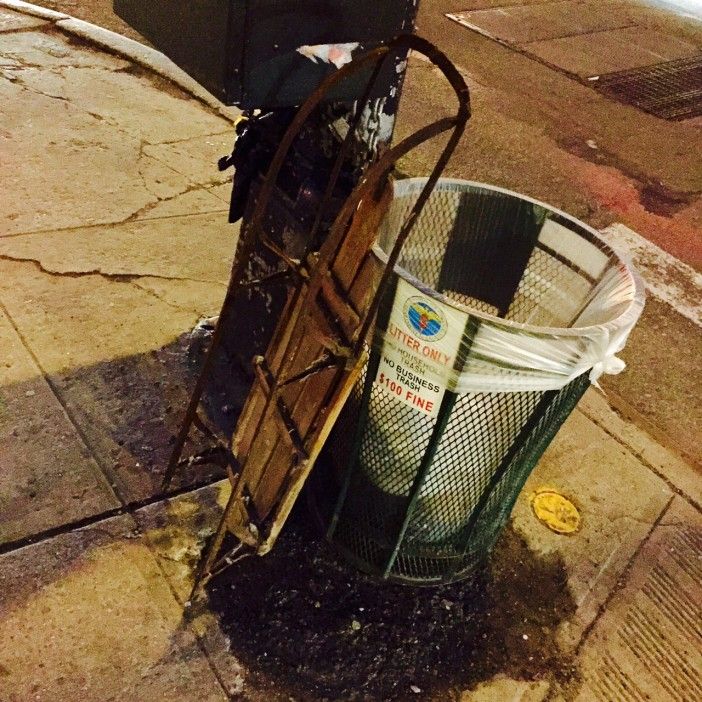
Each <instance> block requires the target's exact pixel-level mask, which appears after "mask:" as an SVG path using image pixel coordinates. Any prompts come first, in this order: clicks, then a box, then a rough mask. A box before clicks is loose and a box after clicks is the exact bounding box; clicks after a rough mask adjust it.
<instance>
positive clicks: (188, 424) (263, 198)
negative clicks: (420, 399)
mask: <svg viewBox="0 0 702 702" xmlns="http://www.w3.org/2000/svg"><path fill="white" fill-rule="evenodd" d="M394 50H397V49H396V48H395V49H394V48H392V45H391V44H389V45H387V46H382V47H379V48H377V49H375V50H374V51H370V52H368V53H366V54H364V55H363V56H359V57H358V58H357V59H355V60H354V61H353V62H352V63H350V64H347V65H346V66H344V67H342V68H341V69H339V70H338V71H336V72H335V73H334V74H332V75H331V76H329V77H328V78H327V79H326V80H325V81H323V82H322V83H321V84H320V85H319V87H318V88H317V90H315V92H314V93H313V94H312V95H311V96H310V98H309V99H308V101H307V102H306V103H305V104H304V105H303V106H302V107H301V108H300V110H299V111H298V112H297V114H296V115H295V118H294V119H293V122H292V123H291V125H290V127H289V128H288V130H287V131H286V133H285V135H284V137H283V140H282V141H281V143H280V145H279V147H278V150H277V151H276V154H275V156H274V158H273V161H272V162H271V165H270V166H269V169H268V173H267V174H266V178H265V180H264V183H263V186H262V188H261V191H260V192H259V194H258V199H257V204H256V207H255V209H254V212H253V214H252V217H251V220H250V221H249V223H248V224H247V225H246V226H245V228H243V229H242V231H241V233H240V243H239V246H238V247H237V254H236V257H235V260H234V264H233V266H232V272H231V275H230V278H229V284H228V286H227V292H226V294H225V297H224V302H223V303H222V308H221V311H220V315H219V318H218V320H217V324H216V325H215V329H214V332H213V334H212V338H211V340H210V346H209V349H208V352H207V354H206V356H205V360H204V363H203V367H202V370H201V371H200V374H199V376H198V379H197V382H196V384H195V387H194V389H193V391H192V394H191V396H190V400H189V402H188V406H187V408H186V411H185V415H184V417H183V422H182V424H181V426H180V429H179V431H178V434H177V435H176V440H175V442H174V445H173V449H172V451H171V455H170V458H169V461H168V464H167V466H166V471H165V474H164V477H163V482H162V485H161V488H162V490H164V491H165V490H168V488H169V487H170V484H171V482H172V481H173V478H174V477H175V475H176V472H177V471H178V468H179V467H180V466H182V465H183V464H187V462H188V459H185V460H183V459H182V455H183V449H184V447H185V443H186V441H187V439H188V436H189V434H190V431H191V429H192V427H193V425H194V424H195V425H196V427H198V424H197V423H196V421H195V420H196V418H198V408H199V406H200V401H201V399H202V394H203V392H204V389H205V385H206V383H207V380H208V378H209V377H210V374H211V373H212V369H213V366H214V360H215V358H216V353H217V351H218V349H219V347H220V345H221V342H222V334H223V330H224V329H225V328H226V321H227V317H228V314H229V312H230V310H231V309H232V307H233V304H232V303H233V302H234V299H235V297H236V296H237V294H238V293H239V291H240V289H241V288H242V287H249V288H250V287H259V286H261V285H266V284H269V283H270V282H273V281H274V280H278V281H279V280H281V279H284V278H287V279H288V280H290V281H297V280H299V279H300V278H305V277H306V276H307V271H306V269H305V267H304V266H303V265H302V263H301V262H300V261H296V260H293V259H291V258H290V257H289V256H288V255H287V254H286V252H285V251H283V250H282V249H281V248H280V247H279V246H277V245H276V244H275V242H273V241H271V240H270V238H269V237H268V236H267V235H266V233H265V231H264V229H263V226H262V220H263V216H264V214H265V212H266V209H267V206H268V203H269V201H270V198H271V195H272V193H273V188H274V185H275V183H276V182H277V179H278V175H279V173H280V170H281V168H282V166H283V164H284V162H285V158H286V156H287V154H288V151H289V149H290V147H291V146H292V144H293V142H294V140H295V138H296V137H297V135H298V134H299V132H300V131H301V129H302V127H303V125H304V124H305V122H306V121H307V119H308V118H309V117H310V115H311V114H312V112H313V111H314V110H315V109H316V108H317V107H318V105H319V104H320V103H321V102H322V100H323V99H324V97H325V95H326V94H327V92H328V91H329V89H330V88H332V87H333V86H334V85H336V84H337V83H339V82H341V81H343V80H345V79H346V78H347V77H348V76H349V75H351V74H353V73H356V72H358V71H360V70H362V69H363V68H365V67H366V66H368V65H371V64H373V63H375V66H374V68H373V71H372V73H371V76H370V80H369V82H368V86H367V88H366V91H365V94H364V95H363V96H362V98H361V100H360V101H359V103H358V106H357V109H356V112H355V114H354V118H353V120H352V122H351V124H350V128H349V131H348V133H347V135H346V137H345V138H344V141H343V143H342V146H341V148H340V149H339V153H338V155H337V158H336V160H335V162H334V165H333V167H332V172H331V176H330V179H329V183H328V185H327V188H326V190H325V193H324V196H323V198H322V202H321V205H320V208H319V212H318V214H317V217H316V218H315V222H314V224H313V227H312V230H311V233H310V237H309V241H314V238H315V236H316V234H317V232H318V230H319V227H320V225H321V220H322V217H323V215H324V212H325V210H326V208H327V207H328V206H329V203H330V201H331V198H332V194H333V192H334V188H335V186H336V184H337V182H338V179H339V175H340V173H341V169H342V166H343V163H344V159H345V158H346V157H347V156H348V153H349V149H350V147H351V143H352V141H353V136H354V132H355V131H356V129H357V128H358V125H359V124H360V120H361V117H362V115H363V111H364V109H365V107H366V105H367V104H368V101H369V97H370V93H371V90H372V89H373V85H374V83H375V80H376V78H377V76H378V73H379V71H380V69H381V67H382V64H383V61H384V60H385V59H386V58H387V56H389V55H390V53H391V52H392V51H394ZM257 243H260V244H261V245H263V246H265V247H266V248H268V249H269V250H270V251H272V252H273V253H274V254H276V255H277V256H278V258H279V259H280V260H281V261H283V262H284V263H285V264H286V266H287V268H286V269H285V270H284V271H279V272H277V273H275V274H274V275H273V276H269V277H267V278H266V279H264V280H260V281H253V280H250V281H246V280H245V279H244V278H245V271H246V266H247V264H248V262H249V260H250V258H251V255H252V253H253V252H254V250H255V248H256V244H257ZM201 421H202V420H201ZM198 428H199V427H198Z"/></svg>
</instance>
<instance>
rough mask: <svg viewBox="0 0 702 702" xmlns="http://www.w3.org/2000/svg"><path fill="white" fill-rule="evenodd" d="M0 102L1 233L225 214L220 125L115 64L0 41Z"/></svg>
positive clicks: (227, 145)
mask: <svg viewBox="0 0 702 702" xmlns="http://www.w3.org/2000/svg"><path fill="white" fill-rule="evenodd" d="M159 80H160V81H161V83H163V84H159ZM0 102H1V103H2V107H0V116H1V117H2V122H1V126H0V164H1V165H2V168H3V172H5V173H6V174H8V177H7V180H6V183H7V184H6V187H5V192H4V199H3V206H2V209H3V214H4V215H5V218H4V222H3V225H2V227H1V228H0V236H6V235H8V234H17V233H23V232H28V231H38V230H42V231H44V230H54V229H63V228H66V227H76V226H84V225H90V224H98V223H112V222H120V221H124V220H127V219H130V218H140V217H142V216H143V217H146V218H150V219H153V218H154V217H159V216H173V215H178V214H185V213H190V212H193V211H194V212H198V211H200V212H203V211H204V212H215V211H223V210H224V209H225V208H226V205H225V204H224V203H223V200H222V198H221V197H219V196H218V195H216V194H214V193H211V192H209V191H210V190H211V189H214V188H218V187H220V186H221V185H222V184H224V183H226V182H227V181H228V179H229V175H228V174H221V173H219V172H218V171H217V167H216V160H217V157H218V156H221V155H222V154H223V153H227V152H229V151H230V150H231V141H232V137H231V124H230V122H228V121H227V120H226V119H224V118H223V117H221V116H220V115H219V114H217V113H215V112H214V111H213V110H210V109H209V108H206V107H204V106H203V105H202V104H201V103H199V102H198V101H196V100H194V99H192V98H190V97H189V96H187V95H186V94H185V93H184V92H182V91H181V90H180V89H178V88H176V87H175V86H173V85H171V84H169V83H167V82H166V81H163V80H161V79H159V78H158V77H157V76H153V75H151V74H149V73H148V72H147V71H145V70H143V69H141V68H136V69H135V68H133V66H132V64H130V63H129V62H127V61H125V60H123V59H121V58H118V57H115V56H112V55H110V54H107V53H105V52H98V51H93V50H91V49H89V48H86V47H76V46H75V45H74V44H73V43H71V42H70V41H69V40H68V39H67V38H66V37H65V36H64V35H62V34H60V33H57V32H55V31H53V30H52V31H51V32H37V31H28V32H14V33H10V34H7V35H4V36H3V48H2V59H1V60H0ZM180 142H183V143H182V144H181V143H180ZM150 149H152V150H151V151H150ZM66 174H70V177H67V175H66Z"/></svg>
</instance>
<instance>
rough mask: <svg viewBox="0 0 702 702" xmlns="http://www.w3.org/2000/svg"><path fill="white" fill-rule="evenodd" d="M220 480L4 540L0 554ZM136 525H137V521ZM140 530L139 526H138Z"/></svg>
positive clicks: (44, 540) (17, 549) (33, 544)
mask: <svg viewBox="0 0 702 702" xmlns="http://www.w3.org/2000/svg"><path fill="white" fill-rule="evenodd" d="M222 480H226V476H224V475H218V476H216V477H211V478H208V479H206V480H203V481H202V482H199V483H194V484H192V485H186V486H184V487H182V488H178V489H176V490H173V491H172V492H169V493H166V494H156V495H152V496H150V497H146V498H144V499H143V500H133V501H132V502H127V503H124V504H122V505H121V506H120V507H114V508H113V509H109V510H105V511H104V512H99V513H97V514H92V515H90V516H88V517H83V518H81V519H76V520H74V521H72V522H68V523H67V524H59V525H58V526H55V527H51V528H50V529H44V531H40V532H38V533H36V534H30V535H29V536H24V537H22V538H21V539H14V540H12V541H6V542H5V543H3V544H0V556H5V555H8V554H11V553H15V552H16V551H20V550H22V549H24V548H28V547H30V546H35V545H37V544H41V543H44V542H46V541H49V540H51V539H54V538H56V537H57V536H64V535H66V534H70V533H72V532H74V531H80V530H81V529H86V528H88V527H92V526H95V525H97V524H100V523H102V522H105V521H108V520H110V519H114V518H115V517H120V516H124V515H129V516H133V515H134V514H135V513H136V512H138V511H139V510H140V509H143V508H144V507H150V506H152V505H155V504H158V503H159V502H165V501H167V500H171V499H173V498H176V497H180V496H182V495H189V494H192V493H194V492H197V491H198V490H200V489H202V488H206V487H209V486H211V485H214V484H216V483H218V482H220V481H222ZM137 527H139V525H138V523H137ZM139 530H140V531H141V528H139Z"/></svg>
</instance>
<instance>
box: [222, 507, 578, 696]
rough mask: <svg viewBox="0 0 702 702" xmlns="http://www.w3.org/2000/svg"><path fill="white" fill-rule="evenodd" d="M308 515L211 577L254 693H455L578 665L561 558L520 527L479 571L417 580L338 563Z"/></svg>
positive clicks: (567, 673) (560, 674)
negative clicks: (442, 580)
mask: <svg viewBox="0 0 702 702" xmlns="http://www.w3.org/2000/svg"><path fill="white" fill-rule="evenodd" d="M308 521H309V518H308V517H307V515H306V514H305V513H304V510H302V509H300V508H298V511H297V514H296V515H295V516H294V517H293V519H292V521H291V523H290V524H289V526H288V527H287V530H286V532H285V533H284V535H283V536H282V537H281V539H280V541H279V543H278V546H277V548H276V549H275V551H274V552H272V553H271V554H269V555H267V556H266V557H265V558H251V559H247V560H246V561H245V562H244V563H242V564H240V565H237V566H234V567H232V568H230V569H229V570H228V571H225V573H223V574H222V575H221V576H219V577H218V578H217V579H215V580H214V581H213V582H212V583H211V585H210V587H209V596H210V606H211V608H213V609H214V610H215V611H216V612H217V613H218V614H219V617H220V626H221V627H222V629H223V631H224V633H225V634H226V635H227V636H228V637H229V639H230V642H231V652H232V653H233V654H234V655H235V656H236V657H237V659H239V660H240V661H241V662H242V663H243V664H244V666H245V667H246V668H248V669H249V670H252V671H260V673H259V672H256V673H253V674H252V676H253V677H250V678H249V680H248V687H249V691H250V692H251V697H250V699H258V697H257V696H256V695H257V694H260V695H261V699H267V700H278V699H280V700H286V701H287V700H288V699H290V695H292V697H293V698H294V699H296V700H310V701H313V700H314V701H318V700H338V699H344V700H377V699H383V700H407V699H417V700H429V699H442V700H443V699H454V698H456V699H458V698H460V691H461V690H464V689H466V688H469V687H472V686H474V685H477V684H478V683H479V682H481V681H484V680H487V679H490V678H491V677H492V676H493V675H495V674H496V673H498V672H501V673H504V674H506V675H508V676H510V677H512V678H516V679H535V678H543V677H547V678H549V679H552V680H554V679H555V680H558V681H561V682H566V681H568V680H570V679H571V678H572V677H573V675H574V668H573V665H572V662H571V661H570V660H569V659H568V658H567V657H565V656H563V655H561V654H559V653H558V647H557V645H556V643H555V640H554V634H555V629H556V627H557V625H558V623H559V622H560V621H561V620H562V619H564V618H566V617H568V616H569V615H570V614H571V613H572V612H573V611H574V604H573V602H572V600H571V597H570V595H569V592H568V588H567V585H566V572H565V569H564V566H563V564H562V562H560V561H559V560H557V559H544V558H538V557H536V556H535V555H534V554H533V553H531V552H530V551H529V549H528V547H527V545H526V543H525V542H524V541H523V540H522V539H521V538H520V537H519V536H517V535H516V534H515V533H514V532H513V531H511V530H508V531H507V532H505V534H504V535H503V537H502V538H501V540H500V542H499V544H498V546H497V548H496V550H495V553H494V555H493V558H492V560H491V563H490V565H489V567H488V568H487V570H486V572H485V573H483V574H481V576H480V577H478V578H476V580H475V582H463V583H457V584H453V585H448V586H444V587H440V588H411V587H406V586H401V585H396V584H388V583H382V582H377V581H373V580H371V579H369V578H366V577H365V576H363V575H361V574H359V573H357V572H355V571H353V570H351V569H350V568H349V567H347V566H345V565H344V564H342V563H340V562H339V561H338V560H336V559H335V558H334V556H333V555H332V554H331V553H330V551H329V547H328V546H327V545H326V544H325V543H324V542H323V541H321V540H320V539H319V537H318V536H317V535H316V533H315V532H314V531H313V530H312V529H311V528H310V526H309V524H308V523H307V522H308ZM254 689H255V692H254ZM417 689H418V690H420V692H417Z"/></svg>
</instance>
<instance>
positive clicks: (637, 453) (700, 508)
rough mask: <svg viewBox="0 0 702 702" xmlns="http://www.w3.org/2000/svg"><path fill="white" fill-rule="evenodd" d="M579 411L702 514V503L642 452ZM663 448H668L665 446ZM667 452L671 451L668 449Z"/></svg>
mask: <svg viewBox="0 0 702 702" xmlns="http://www.w3.org/2000/svg"><path fill="white" fill-rule="evenodd" d="M577 411H578V412H580V414H582V415H583V416H584V417H585V418H586V419H587V420H588V421H590V422H592V423H593V424H594V425H595V426H597V427H599V428H600V429H601V430H602V431H603V432H604V433H605V434H607V436H609V437H611V438H612V439H614V440H615V441H616V442H617V443H618V444H619V445H620V446H623V447H624V448H625V449H626V451H627V453H630V454H631V455H632V456H633V457H634V458H635V459H636V460H637V461H638V462H639V463H641V464H642V465H643V466H644V467H645V468H647V469H648V470H650V471H651V472H652V473H653V474H654V475H655V476H656V477H657V478H658V479H659V480H662V481H663V482H664V483H665V484H666V486H667V487H668V488H669V489H670V491H671V492H672V493H674V494H675V495H677V496H678V497H681V498H682V499H683V500H685V502H687V503H688V504H689V505H691V506H692V507H694V508H695V509H696V510H698V511H700V512H702V503H699V502H697V501H696V500H695V499H694V498H693V497H692V496H691V495H688V494H687V493H686V492H685V491H684V490H683V489H682V488H679V487H678V486H677V485H676V484H675V483H674V482H672V480H670V478H668V477H667V476H666V475H665V474H664V473H662V472H661V471H660V470H659V469H658V468H656V467H655V466H654V465H653V464H652V463H651V462H650V461H649V460H648V459H647V458H646V457H645V456H644V455H643V454H642V453H641V452H640V451H637V450H636V449H635V448H634V447H633V446H631V444H629V443H627V442H626V441H624V440H623V439H622V438H620V437H619V436H617V434H615V433H614V432H613V431H612V430H611V429H609V428H608V427H607V426H605V425H604V424H602V423H600V421H599V420H598V419H597V418H596V417H594V416H591V415H590V414H588V413H587V412H586V411H585V410H584V409H582V408H581V407H578V408H577ZM613 411H614V410H613ZM633 426H635V427H636V428H637V429H638V430H639V431H644V430H643V429H641V428H640V427H638V426H637V425H636V424H633ZM651 441H652V442H654V443H656V444H658V445H659V446H662V444H661V443H660V442H658V441H656V440H655V439H653V438H651ZM663 448H666V447H665V446H664V447H663ZM666 450H670V449H667V448H666ZM690 470H691V471H694V468H692V467H690Z"/></svg>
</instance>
